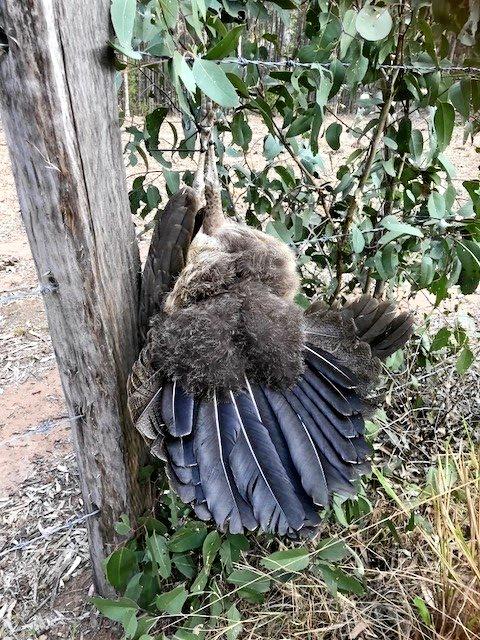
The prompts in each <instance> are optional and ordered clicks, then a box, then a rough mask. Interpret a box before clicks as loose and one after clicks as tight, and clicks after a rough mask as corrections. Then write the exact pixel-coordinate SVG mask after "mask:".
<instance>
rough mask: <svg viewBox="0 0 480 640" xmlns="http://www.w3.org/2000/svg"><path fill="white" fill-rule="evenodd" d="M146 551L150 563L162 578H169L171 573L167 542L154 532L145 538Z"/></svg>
mask: <svg viewBox="0 0 480 640" xmlns="http://www.w3.org/2000/svg"><path fill="white" fill-rule="evenodd" d="M146 542H147V549H148V552H149V554H150V557H151V559H152V561H153V562H154V563H155V565H156V566H157V569H158V573H159V574H160V575H161V576H162V578H169V577H170V575H171V573H172V563H171V560H170V554H169V553H168V548H167V541H166V540H165V538H164V537H163V536H160V535H158V533H155V531H154V532H153V533H152V535H151V536H148V537H147V540H146Z"/></svg>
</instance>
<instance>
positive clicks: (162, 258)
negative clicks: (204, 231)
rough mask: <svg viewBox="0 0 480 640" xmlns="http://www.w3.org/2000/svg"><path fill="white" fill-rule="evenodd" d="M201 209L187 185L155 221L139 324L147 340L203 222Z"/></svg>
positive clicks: (143, 280)
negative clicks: (150, 328) (151, 322)
mask: <svg viewBox="0 0 480 640" xmlns="http://www.w3.org/2000/svg"><path fill="white" fill-rule="evenodd" d="M198 213H199V200H198V197H197V195H196V193H195V191H194V190H193V189H192V188H190V187H184V188H183V189H181V190H180V191H179V192H178V193H176V194H175V195H174V196H172V197H171V198H170V200H169V201H168V203H167V206H166V207H165V209H164V211H163V212H162V213H161V214H159V216H158V219H157V220H156V222H155V227H154V230H153V236H152V240H151V243H150V248H149V251H148V256H147V260H146V262H145V267H144V269H143V274H142V284H141V290H140V303H139V325H140V331H141V335H142V338H143V341H145V338H146V334H147V331H148V324H149V320H150V318H152V317H153V316H154V315H155V314H157V313H158V312H159V311H160V310H161V308H162V304H163V300H164V297H165V295H166V294H167V293H168V292H169V291H170V290H171V288H172V286H173V283H174V281H175V279H176V278H177V277H178V275H179V273H180V272H181V271H182V269H183V268H184V266H185V264H186V261H187V253H188V248H189V246H190V244H191V242H192V240H193V238H194V236H195V234H196V233H197V231H198V230H199V228H200V226H201V215H197V214H198Z"/></svg>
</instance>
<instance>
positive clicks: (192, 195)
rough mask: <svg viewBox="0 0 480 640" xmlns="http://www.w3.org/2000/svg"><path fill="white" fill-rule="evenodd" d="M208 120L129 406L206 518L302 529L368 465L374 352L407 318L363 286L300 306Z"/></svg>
mask: <svg viewBox="0 0 480 640" xmlns="http://www.w3.org/2000/svg"><path fill="white" fill-rule="evenodd" d="M211 120H212V118H211V115H209V120H208V122H209V123H210V129H211ZM208 131H209V128H205V130H204V134H203V135H204V137H203V143H204V144H205V145H206V151H205V153H203V154H202V160H201V162H200V163H199V168H198V170H197V173H196V175H195V179H194V182H193V187H185V188H183V189H182V190H180V191H179V192H178V193H177V194H175V195H174V196H173V197H172V198H171V199H170V200H169V202H168V204H167V206H166V208H165V210H164V211H163V213H162V214H161V216H159V218H158V220H157V223H156V226H155V229H154V232H153V237H152V241H151V245H150V250H149V254H148V257H147V261H146V264H145V268H144V272H143V279H142V289H141V301H140V324H141V326H143V327H145V326H148V327H149V329H148V333H147V335H146V336H145V344H144V347H143V349H142V351H141V353H140V356H139V358H138V360H137V362H136V363H135V365H134V367H133V370H132V373H131V376H130V379H129V389H128V392H129V407H130V412H131V415H132V419H133V422H134V424H135V426H136V427H137V429H138V430H139V431H140V432H141V433H142V435H143V436H144V438H145V439H146V440H147V442H148V443H150V449H151V452H152V454H153V455H154V456H156V457H158V458H160V459H161V460H163V461H164V462H165V465H166V472H167V475H168V479H169V482H170V485H171V487H172V489H173V490H174V491H175V492H176V493H177V494H178V496H179V497H180V498H181V500H182V501H183V502H185V503H191V504H192V506H193V509H194V510H195V513H196V514H197V517H198V518H200V519H204V520H208V519H211V518H213V520H214V521H215V523H216V525H217V526H218V528H219V529H221V530H224V531H225V530H226V531H229V532H231V533H241V532H243V531H244V530H245V529H248V530H253V529H256V528H259V529H260V530H262V531H265V532H269V533H275V534H277V535H281V536H287V537H292V538H296V537H299V536H301V535H304V534H305V535H308V534H310V533H311V532H312V531H314V530H315V528H316V527H317V526H318V524H319V522H320V519H319V516H318V511H319V510H320V509H321V508H323V507H326V506H327V505H328V504H329V502H330V500H331V497H332V494H333V493H338V494H341V495H346V496H350V495H354V494H355V481H356V480H357V479H358V478H359V476H360V475H361V474H364V473H367V472H368V471H369V469H370V454H371V451H370V447H369V445H368V444H367V442H366V440H365V435H364V432H365V422H364V421H365V418H366V417H367V416H369V415H370V414H371V413H372V412H373V411H374V409H375V408H376V407H375V401H374V400H372V397H371V396H372V391H373V389H374V388H375V385H376V384H377V383H378V379H379V375H380V370H381V360H384V359H385V358H386V357H387V356H389V355H390V354H392V353H394V352H395V351H396V350H397V349H399V348H400V347H402V346H403V345H404V343H405V342H406V341H407V339H408V338H409V337H410V336H411V334H412V325H413V321H412V317H411V316H410V315H409V314H408V313H397V311H396V309H395V306H394V305H393V304H391V303H388V302H386V301H379V300H377V299H374V298H371V297H369V296H366V295H363V296H361V297H359V298H358V299H355V300H353V301H352V302H351V303H350V304H348V305H347V306H344V307H342V308H329V307H328V306H327V305H326V304H324V303H323V302H315V303H313V304H312V305H311V306H310V308H309V309H307V311H306V312H304V311H302V310H301V309H300V308H299V306H298V305H297V304H296V303H295V302H294V296H295V295H296V293H297V291H298V289H299V278H298V275H297V270H296V264H295V258H294V255H293V253H292V252H291V251H290V249H289V248H288V247H287V245H285V244H284V243H282V242H281V241H279V240H277V239H275V238H274V237H272V236H270V235H267V234H265V233H263V232H262V231H259V230H257V229H254V228H249V227H248V226H246V225H245V224H239V223H237V222H234V221H232V220H230V219H227V218H226V217H225V216H224V213H223V210H222V202H221V196H220V193H221V191H220V184H219V179H218V174H217V168H216V162H215V154H214V148H213V145H212V144H211V142H209V141H208V135H209V134H208ZM205 132H206V133H205Z"/></svg>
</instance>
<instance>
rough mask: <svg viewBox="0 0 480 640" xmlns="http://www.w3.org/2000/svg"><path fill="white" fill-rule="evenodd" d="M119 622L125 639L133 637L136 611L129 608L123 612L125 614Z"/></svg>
mask: <svg viewBox="0 0 480 640" xmlns="http://www.w3.org/2000/svg"><path fill="white" fill-rule="evenodd" d="M120 622H121V623H122V626H123V630H124V632H125V638H126V640H129V639H130V638H133V637H134V636H135V634H136V632H137V627H138V620H137V612H136V611H134V610H133V609H129V610H128V611H126V612H125V615H124V616H123V618H122V620H121V621H120Z"/></svg>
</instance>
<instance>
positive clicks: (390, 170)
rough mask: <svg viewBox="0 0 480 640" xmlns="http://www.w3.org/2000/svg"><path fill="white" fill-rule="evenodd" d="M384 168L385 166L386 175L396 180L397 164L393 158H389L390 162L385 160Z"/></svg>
mask: <svg viewBox="0 0 480 640" xmlns="http://www.w3.org/2000/svg"><path fill="white" fill-rule="evenodd" d="M382 166H383V168H384V170H385V173H386V174H388V175H389V176H392V178H395V176H396V175H397V174H396V173H395V164H394V159H393V158H389V159H388V160H384V161H383V162H382Z"/></svg>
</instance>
